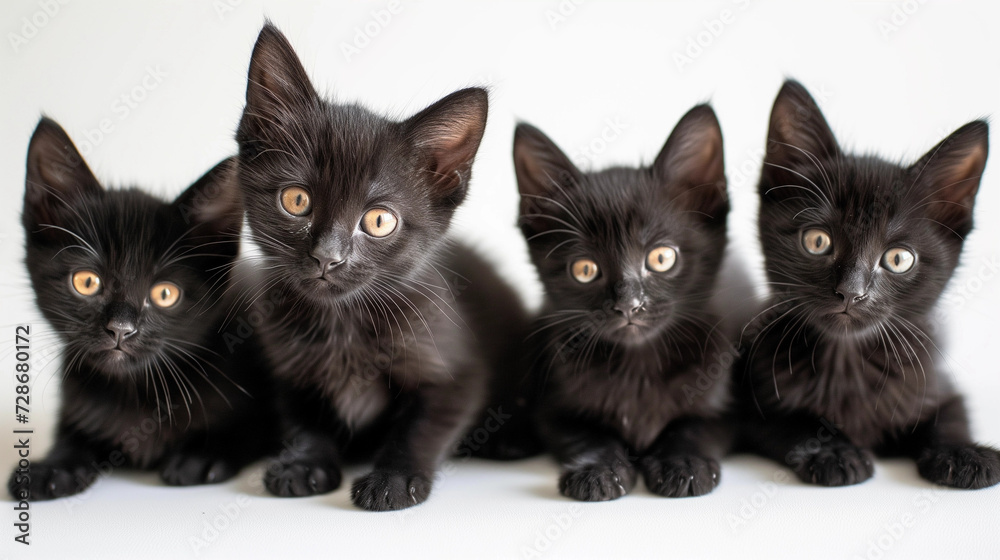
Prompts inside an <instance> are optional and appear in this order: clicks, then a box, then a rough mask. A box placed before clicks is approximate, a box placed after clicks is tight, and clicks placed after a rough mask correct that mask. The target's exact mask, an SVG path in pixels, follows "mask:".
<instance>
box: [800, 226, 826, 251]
mask: <svg viewBox="0 0 1000 560" xmlns="http://www.w3.org/2000/svg"><path fill="white" fill-rule="evenodd" d="M802 246H803V247H805V249H806V251H809V253H810V254H812V255H825V254H827V253H829V252H830V247H832V246H833V241H831V240H830V234H828V233H827V232H825V231H823V230H821V229H807V230H806V231H805V232H804V233H803V234H802Z"/></svg>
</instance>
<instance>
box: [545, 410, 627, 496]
mask: <svg viewBox="0 0 1000 560" xmlns="http://www.w3.org/2000/svg"><path fill="white" fill-rule="evenodd" d="M542 432H543V434H544V437H545V439H546V441H547V442H548V444H549V448H550V449H551V450H552V453H553V454H554V455H555V456H556V459H558V460H559V462H560V463H561V464H562V465H563V472H562V474H561V475H560V477H559V492H560V493H561V494H562V495H563V496H566V497H568V498H573V499H574V500H582V501H588V502H599V501H607V500H614V499H617V498H621V497H622V496H624V495H625V494H628V493H629V492H631V491H632V488H633V487H634V486H635V481H636V469H635V466H634V465H633V464H632V459H631V458H630V457H629V450H628V448H627V447H626V445H625V443H624V442H623V441H622V440H621V438H620V437H619V436H618V435H617V434H614V433H612V431H611V430H609V429H607V428H605V427H603V426H600V425H597V424H594V423H591V422H589V421H587V420H585V419H582V418H578V417H573V416H561V417H555V418H547V419H545V420H544V421H543V423H542Z"/></svg>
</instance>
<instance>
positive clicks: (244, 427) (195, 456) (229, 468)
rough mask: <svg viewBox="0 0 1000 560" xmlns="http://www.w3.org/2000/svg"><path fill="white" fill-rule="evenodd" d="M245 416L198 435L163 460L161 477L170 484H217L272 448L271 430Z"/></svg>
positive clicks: (234, 474)
mask: <svg viewBox="0 0 1000 560" xmlns="http://www.w3.org/2000/svg"><path fill="white" fill-rule="evenodd" d="M255 420H256V419H254V418H249V417H245V418H242V419H240V421H238V422H235V423H233V424H231V425H229V426H228V427H227V428H226V429H219V428H216V429H214V430H213V431H212V433H211V434H210V435H206V434H198V435H196V436H194V437H191V438H189V439H188V441H187V442H186V443H185V444H184V445H183V446H182V447H181V448H180V449H178V450H176V451H175V452H173V453H171V454H169V455H167V457H166V458H165V460H164V461H163V462H162V463H161V467H160V478H161V479H162V480H163V482H164V483H166V484H167V485H169V486H192V485H195V484H218V483H220V482H225V481H227V480H229V479H230V478H232V477H234V476H236V475H237V474H238V473H239V472H240V469H242V468H243V467H245V466H247V465H248V464H250V463H252V462H253V461H255V460H257V459H258V458H260V457H261V456H262V455H263V454H264V453H266V452H269V451H271V450H269V449H265V447H266V446H267V445H268V444H269V442H270V441H271V439H272V438H271V436H270V429H269V427H268V426H264V425H262V424H263V422H260V421H255Z"/></svg>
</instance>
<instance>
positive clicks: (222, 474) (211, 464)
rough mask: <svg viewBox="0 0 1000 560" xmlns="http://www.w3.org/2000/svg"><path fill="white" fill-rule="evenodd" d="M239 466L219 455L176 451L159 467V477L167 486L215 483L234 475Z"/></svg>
mask: <svg viewBox="0 0 1000 560" xmlns="http://www.w3.org/2000/svg"><path fill="white" fill-rule="evenodd" d="M239 470H240V469H239V466H237V465H235V464H233V463H232V462H230V461H228V460H226V459H222V458H219V457H209V456H207V455H201V454H185V453H177V454H175V455H172V456H170V457H169V458H168V459H167V461H166V463H164V464H163V467H162V468H161V469H160V478H161V479H162V480H163V482H164V483H166V484H167V485H169V486H194V485H196V484H215V483H218V482H224V481H226V480H229V479H230V478H232V477H234V476H236V473H238V472H239Z"/></svg>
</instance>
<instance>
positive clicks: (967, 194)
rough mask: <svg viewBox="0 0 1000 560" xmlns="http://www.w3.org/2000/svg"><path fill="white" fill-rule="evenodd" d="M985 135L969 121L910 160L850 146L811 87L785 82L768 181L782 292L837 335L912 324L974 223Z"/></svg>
mask: <svg viewBox="0 0 1000 560" xmlns="http://www.w3.org/2000/svg"><path fill="white" fill-rule="evenodd" d="M987 136H988V128H987V125H986V123H985V122H983V121H975V122H971V123H969V124H967V125H965V126H963V127H961V128H960V129H958V130H957V131H955V132H954V133H952V134H951V135H950V136H948V137H947V138H946V139H945V140H944V141H942V142H941V143H940V144H938V145H937V146H935V147H934V148H932V149H931V150H930V151H929V152H927V154H926V155H925V156H923V157H921V158H920V159H919V160H917V161H916V163H913V164H912V165H908V166H903V165H897V164H893V163H890V162H887V161H885V160H883V159H880V158H877V157H872V156H855V155H850V154H846V153H844V152H843V151H842V150H841V149H840V147H839V145H838V144H837V141H836V139H835V138H834V136H833V132H832V131H831V130H830V127H829V126H828V125H827V123H826V121H825V119H824V118H823V115H822V113H821V112H820V110H819V107H817V106H816V103H815V102H814V101H813V99H812V98H811V97H810V96H809V94H808V93H807V92H806V90H805V89H804V88H803V87H802V86H801V85H799V84H798V83H796V82H793V81H789V82H786V83H785V85H784V87H782V89H781V92H780V93H779V94H778V97H777V100H776V101H775V102H774V109H773V110H772V113H771V123H770V130H769V132H768V149H767V156H766V157H765V159H764V167H763V170H762V172H761V181H760V188H759V190H760V200H761V205H760V214H759V220H760V237H761V244H762V246H763V250H764V256H765V262H766V267H767V275H768V279H769V280H770V281H771V286H772V291H774V292H777V293H780V294H782V297H784V298H785V299H787V301H788V302H789V304H791V305H794V306H795V307H796V308H797V311H796V313H798V314H800V315H801V316H802V317H804V319H803V321H807V322H809V323H810V324H812V325H813V326H815V327H817V328H818V329H820V330H821V331H823V332H826V333H828V334H832V335H834V336H845V337H858V336H876V335H878V334H880V333H881V332H882V330H881V329H887V328H888V329H896V330H898V331H900V332H902V331H906V330H908V329H909V328H912V327H913V324H912V321H913V320H914V318H916V317H919V316H921V315H924V314H926V313H927V312H928V311H929V310H930V309H931V307H932V306H933V305H934V303H935V302H936V301H937V299H938V297H939V296H940V294H941V291H942V290H943V289H944V287H945V285H946V284H947V282H948V279H949V278H951V275H952V272H953V271H954V269H955V266H956V265H957V263H958V258H959V254H960V253H961V250H962V242H963V240H964V237H965V235H966V234H968V233H969V231H970V230H971V229H972V207H973V203H974V201H975V196H976V192H977V191H978V189H979V179H980V176H981V175H982V173H983V168H984V166H985V165H986V155H987V151H988V141H987Z"/></svg>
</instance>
